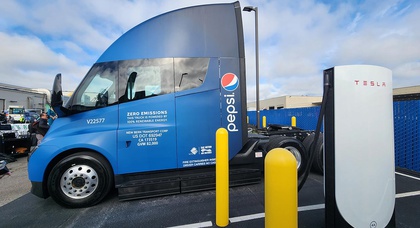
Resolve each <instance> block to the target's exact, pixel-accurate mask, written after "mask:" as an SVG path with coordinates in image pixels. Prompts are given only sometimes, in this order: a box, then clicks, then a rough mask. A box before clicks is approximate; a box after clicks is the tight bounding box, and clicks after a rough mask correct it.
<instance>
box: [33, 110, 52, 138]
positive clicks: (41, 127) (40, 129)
mask: <svg viewBox="0 0 420 228" xmlns="http://www.w3.org/2000/svg"><path fill="white" fill-rule="evenodd" d="M48 129H50V126H49V125H48V115H47V113H45V112H43V113H41V116H40V118H39V123H38V126H37V128H36V139H37V140H38V143H37V145H39V144H40V143H41V141H42V139H43V138H44V136H45V134H47V131H48Z"/></svg>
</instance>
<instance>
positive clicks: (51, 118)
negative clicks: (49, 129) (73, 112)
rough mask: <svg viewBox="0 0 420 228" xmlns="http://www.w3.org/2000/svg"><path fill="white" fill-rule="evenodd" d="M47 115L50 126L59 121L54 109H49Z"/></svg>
mask: <svg viewBox="0 0 420 228" xmlns="http://www.w3.org/2000/svg"><path fill="white" fill-rule="evenodd" d="M47 115H48V125H50V126H51V124H52V123H53V122H54V120H55V119H57V114H56V113H55V112H54V110H53V109H52V108H49V109H48V111H47Z"/></svg>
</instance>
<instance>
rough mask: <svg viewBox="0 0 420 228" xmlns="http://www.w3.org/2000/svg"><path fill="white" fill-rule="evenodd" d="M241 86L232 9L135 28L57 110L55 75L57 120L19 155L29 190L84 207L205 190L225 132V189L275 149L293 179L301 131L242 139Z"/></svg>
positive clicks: (242, 180)
mask: <svg viewBox="0 0 420 228" xmlns="http://www.w3.org/2000/svg"><path fill="white" fill-rule="evenodd" d="M245 78H246V77H245V56H244V39H243V29H242V18H241V7H240V4H239V2H234V3H231V4H213V5H202V6H194V7H189V8H184V9H179V10H175V11H172V12H168V13H165V14H162V15H159V16H156V17H154V18H152V19H149V20H147V21H145V22H143V23H141V24H139V25H137V26H135V27H134V28H132V29H131V30H129V31H128V32H126V33H125V34H123V35H122V36H121V37H120V38H119V39H117V40H116V41H115V42H114V43H113V44H112V45H111V46H110V47H109V48H108V49H107V50H106V51H105V52H104V53H103V54H102V55H101V56H100V58H99V59H98V61H97V62H96V63H95V64H94V65H93V66H92V68H91V69H90V70H89V72H88V73H87V75H86V76H85V78H84V79H83V80H82V82H81V83H80V85H79V86H78V87H77V89H76V90H75V92H74V94H73V95H72V97H71V98H70V99H69V100H68V101H67V102H66V103H65V104H63V101H62V90H61V75H60V74H58V75H57V76H56V78H55V81H54V86H53V93H52V106H53V108H54V110H55V111H56V112H57V114H58V115H59V118H58V119H57V120H55V122H54V124H53V125H52V126H51V128H50V130H49V131H48V133H47V135H46V136H45V138H44V139H43V141H42V143H41V144H40V145H39V147H38V148H37V149H36V150H35V151H34V152H33V153H32V154H31V155H30V157H29V164H28V172H29V179H30V181H31V183H32V189H31V192H32V193H33V194H35V195H37V196H39V197H42V198H47V197H49V196H51V197H52V198H53V199H54V200H55V201H56V202H57V203H59V204H61V205H63V206H65V207H88V206H92V205H95V204H97V203H99V202H100V201H101V200H102V199H103V198H104V197H105V196H106V195H107V194H108V192H109V191H110V190H111V189H112V188H117V189H118V194H119V198H120V199H121V200H128V199H135V198H142V197H150V196H159V195H166V194H176V193H183V192H191V191H197V190H203V189H212V188H214V186H215V173H214V169H215V166H214V165H215V162H216V161H215V132H216V130H217V129H218V128H226V129H227V131H228V133H229V159H230V166H231V171H230V184H231V186H234V185H243V184H249V183H256V182H259V181H260V180H261V172H262V169H263V159H264V156H265V154H266V153H267V151H269V150H270V149H272V148H275V147H283V148H287V149H289V150H290V151H291V152H292V153H293V154H294V155H295V157H296V158H297V161H298V167H299V174H301V173H302V170H303V168H304V166H305V165H306V162H307V152H306V150H305V148H304V146H303V140H304V139H306V138H310V137H307V136H308V135H310V132H306V131H302V130H299V129H292V128H290V129H289V128H288V129H287V130H284V128H283V127H278V126H271V127H270V128H268V130H267V129H260V130H258V131H257V133H249V131H248V129H249V128H248V125H247V122H246V81H245ZM273 135H274V136H273ZM299 139H300V140H299Z"/></svg>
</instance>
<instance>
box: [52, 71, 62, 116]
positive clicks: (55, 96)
mask: <svg viewBox="0 0 420 228" xmlns="http://www.w3.org/2000/svg"><path fill="white" fill-rule="evenodd" d="M62 106H63V89H62V88H61V74H60V73H59V74H57V75H56V76H55V79H54V84H53V89H52V93H51V107H52V108H53V109H54V111H55V112H56V113H57V115H58V116H63V113H62V111H61V107H62ZM60 114H61V115H60Z"/></svg>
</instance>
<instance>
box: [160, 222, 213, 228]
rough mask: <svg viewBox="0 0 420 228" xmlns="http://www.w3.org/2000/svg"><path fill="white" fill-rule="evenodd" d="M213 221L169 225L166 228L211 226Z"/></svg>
mask: <svg viewBox="0 0 420 228" xmlns="http://www.w3.org/2000/svg"><path fill="white" fill-rule="evenodd" d="M212 226H213V223H212V222H211V221H207V222H199V223H191V224H187V225H180V226H171V227H168V228H197V227H212Z"/></svg>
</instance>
